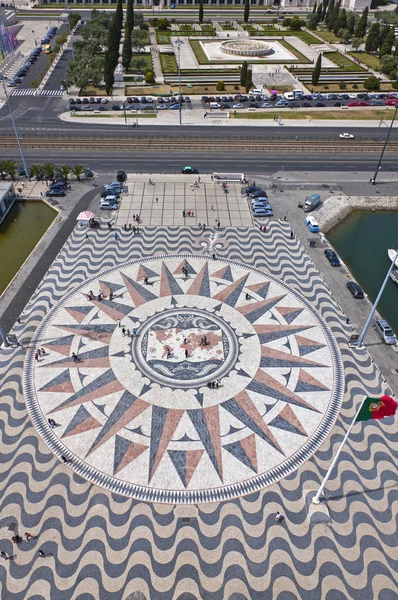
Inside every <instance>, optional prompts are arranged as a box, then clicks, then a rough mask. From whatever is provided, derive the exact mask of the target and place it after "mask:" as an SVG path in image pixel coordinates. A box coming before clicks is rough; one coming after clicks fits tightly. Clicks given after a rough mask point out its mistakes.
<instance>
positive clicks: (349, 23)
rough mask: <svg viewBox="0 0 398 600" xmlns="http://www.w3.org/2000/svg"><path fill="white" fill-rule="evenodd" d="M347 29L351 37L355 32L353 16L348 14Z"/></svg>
mask: <svg viewBox="0 0 398 600" xmlns="http://www.w3.org/2000/svg"><path fill="white" fill-rule="evenodd" d="M347 29H348V31H349V32H350V34H351V35H354V32H355V14H354V13H353V12H350V13H349V14H348V15H347Z"/></svg>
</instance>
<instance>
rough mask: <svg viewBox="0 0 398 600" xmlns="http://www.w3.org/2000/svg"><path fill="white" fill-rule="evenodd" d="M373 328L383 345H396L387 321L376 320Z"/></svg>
mask: <svg viewBox="0 0 398 600" xmlns="http://www.w3.org/2000/svg"><path fill="white" fill-rule="evenodd" d="M374 327H375V329H376V331H377V333H378V334H379V336H380V337H381V339H382V340H383V342H384V343H385V344H389V345H394V344H396V343H397V338H396V337H395V335H394V332H393V330H392V329H391V327H390V326H389V324H388V323H387V321H385V320H384V319H378V320H377V321H376V322H375V325H374Z"/></svg>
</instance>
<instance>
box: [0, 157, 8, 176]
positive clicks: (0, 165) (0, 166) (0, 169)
mask: <svg viewBox="0 0 398 600" xmlns="http://www.w3.org/2000/svg"><path fill="white" fill-rule="evenodd" d="M0 177H1V179H2V181H4V180H5V178H6V177H7V173H6V161H5V160H2V161H1V162H0Z"/></svg>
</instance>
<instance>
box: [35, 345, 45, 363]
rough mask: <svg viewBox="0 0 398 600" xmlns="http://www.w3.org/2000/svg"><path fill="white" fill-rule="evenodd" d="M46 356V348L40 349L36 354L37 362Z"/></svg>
mask: <svg viewBox="0 0 398 600" xmlns="http://www.w3.org/2000/svg"><path fill="white" fill-rule="evenodd" d="M45 355H46V351H45V350H44V348H38V349H37V350H36V352H35V360H36V362H38V361H39V360H40V357H41V356H45Z"/></svg>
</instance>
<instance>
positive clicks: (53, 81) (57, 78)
mask: <svg viewBox="0 0 398 600" xmlns="http://www.w3.org/2000/svg"><path fill="white" fill-rule="evenodd" d="M70 60H72V50H70V49H68V50H65V51H64V52H63V53H62V56H61V58H60V59H59V61H58V63H57V64H56V66H55V68H54V70H53V72H52V73H51V75H50V77H49V78H48V80H47V83H46V85H45V86H44V89H45V90H59V89H61V83H62V81H63V80H64V79H65V75H66V68H67V66H68V62H69V61H70Z"/></svg>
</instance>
